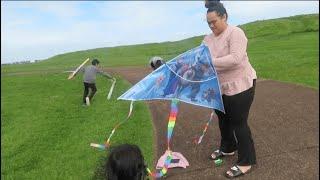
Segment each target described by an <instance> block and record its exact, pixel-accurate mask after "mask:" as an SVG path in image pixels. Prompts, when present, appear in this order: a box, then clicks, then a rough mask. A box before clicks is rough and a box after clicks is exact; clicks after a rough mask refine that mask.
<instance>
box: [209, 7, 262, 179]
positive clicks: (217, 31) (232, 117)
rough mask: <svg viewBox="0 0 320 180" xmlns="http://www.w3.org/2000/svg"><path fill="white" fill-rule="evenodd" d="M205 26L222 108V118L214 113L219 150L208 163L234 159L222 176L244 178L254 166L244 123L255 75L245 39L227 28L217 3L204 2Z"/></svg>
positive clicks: (235, 31)
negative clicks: (206, 25) (220, 159)
mask: <svg viewBox="0 0 320 180" xmlns="http://www.w3.org/2000/svg"><path fill="white" fill-rule="evenodd" d="M205 6H206V8H208V10H207V22H208V25H209V27H210V29H211V30H212V33H211V34H209V35H207V36H206V37H205V38H204V40H203V43H205V44H206V45H207V46H208V48H209V50H210V53H211V56H212V61H213V64H214V66H215V69H216V71H217V75H218V78H219V82H220V88H221V93H222V99H223V103H224V108H225V112H226V113H225V114H224V113H222V112H220V111H216V114H217V115H218V118H219V128H220V133H221V142H220V148H219V149H217V150H215V151H214V152H213V153H212V154H211V159H214V160H215V159H218V158H221V157H223V156H227V155H234V154H235V151H236V150H237V151H238V161H237V163H236V164H235V165H234V166H233V167H231V169H230V170H228V171H227V172H226V173H225V176H226V177H228V178H233V177H237V176H240V175H244V174H246V173H248V172H249V170H250V169H251V166H252V165H254V164H256V153H255V148H254V143H253V140H252V137H251V131H250V128H249V126H248V123H247V119H248V114H249V110H250V106H251V103H252V101H253V97H254V92H255V81H256V79H257V76H256V72H255V70H254V69H253V68H252V66H251V64H250V63H249V59H248V56H247V52H246V50H247V38H246V36H245V34H244V32H243V31H242V30H241V29H240V28H238V27H235V26H231V25H228V23H227V19H228V14H227V11H226V9H225V8H224V6H223V4H221V3H220V2H219V1H206V3H205Z"/></svg>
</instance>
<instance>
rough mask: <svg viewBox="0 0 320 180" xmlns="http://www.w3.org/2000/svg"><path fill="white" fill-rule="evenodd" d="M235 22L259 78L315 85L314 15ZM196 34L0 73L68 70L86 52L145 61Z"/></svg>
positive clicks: (187, 43)
mask: <svg viewBox="0 0 320 180" xmlns="http://www.w3.org/2000/svg"><path fill="white" fill-rule="evenodd" d="M240 27H241V28H242V29H243V30H244V31H245V32H246V35H247V37H248V39H249V45H248V54H249V58H250V61H251V62H252V64H253V66H254V68H255V69H256V70H257V72H258V76H259V77H260V78H272V79H275V80H280V81H288V82H294V83H301V84H305V85H308V86H312V87H316V88H317V87H318V79H317V77H318V74H317V73H318V64H319V62H318V57H319V52H318V47H319V46H318V42H319V14H309V15H298V16H292V17H286V18H279V19H271V20H263V21H255V22H251V23H248V24H244V25H241V26H240ZM202 39H203V36H198V37H193V38H189V39H185V40H181V41H176V42H163V43H152V44H141V45H130V46H118V47H110V48H98V49H90V50H84V51H77V52H70V53H65V54H61V55H57V56H54V57H51V58H49V59H47V60H44V61H41V62H38V63H35V64H25V65H8V66H5V67H2V68H1V72H19V71H40V70H46V71H49V70H70V69H73V68H74V67H75V66H76V65H77V64H79V63H80V62H81V61H82V60H84V59H85V58H87V57H90V58H93V57H94V58H98V59H100V60H101V61H102V64H103V65H104V66H111V67H112V66H139V65H146V62H147V61H148V59H149V58H150V57H151V56H155V55H157V56H162V57H163V58H165V59H167V60H168V59H171V58H173V57H175V56H177V55H178V54H181V53H183V52H185V51H187V50H189V49H191V48H193V47H196V46H198V45H199V44H200V43H201V41H202ZM299 65H301V66H299ZM302 65H303V66H302ZM272 68H274V69H272ZM300 68H301V69H300ZM279 69H281V70H283V69H286V70H288V71H285V72H282V71H280V72H279ZM287 73H289V74H287ZM288 76H290V77H293V76H297V77H293V79H292V78H288Z"/></svg>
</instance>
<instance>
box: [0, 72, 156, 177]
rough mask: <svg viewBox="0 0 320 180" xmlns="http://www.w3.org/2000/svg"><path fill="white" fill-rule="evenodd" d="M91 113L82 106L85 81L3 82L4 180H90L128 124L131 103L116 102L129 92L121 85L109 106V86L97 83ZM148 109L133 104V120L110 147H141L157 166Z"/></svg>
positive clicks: (57, 77) (58, 77) (30, 78)
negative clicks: (104, 146)
mask: <svg viewBox="0 0 320 180" xmlns="http://www.w3.org/2000/svg"><path fill="white" fill-rule="evenodd" d="M97 85H98V92H97V94H96V96H95V98H94V101H93V103H92V105H91V106H90V107H83V106H81V97H82V92H83V87H82V86H83V85H82V83H81V78H79V77H78V78H77V79H75V80H73V81H70V80H66V75H63V74H50V75H25V76H7V77H3V78H2V79H1V86H2V88H1V164H2V166H1V177H2V178H4V179H90V178H92V177H93V176H95V172H96V170H97V169H98V168H99V167H98V166H99V163H98V162H99V159H101V158H103V157H105V156H106V152H105V151H100V150H97V149H92V148H91V147H90V146H89V144H90V143H91V142H96V143H103V141H104V140H105V137H106V136H107V135H109V133H110V132H111V130H112V128H113V127H114V126H115V124H116V123H118V122H119V121H120V120H123V119H125V117H126V116H127V113H128V110H129V102H127V101H117V100H116V97H118V96H120V95H121V93H123V92H124V91H125V90H126V89H128V87H129V86H130V85H129V84H128V83H126V82H124V81H121V80H119V81H118V82H117V85H116V86H115V90H114V94H113V95H112V99H111V100H109V101H107V99H106V95H107V93H108V90H109V87H110V85H111V83H110V82H107V81H106V80H105V79H103V78H98V82H97ZM152 129H153V128H152V123H151V119H150V113H149V111H148V110H147V107H146V105H145V104H144V103H142V102H138V103H134V112H133V114H132V117H131V119H129V121H128V122H127V123H125V124H123V126H121V127H120V128H118V130H117V132H116V133H115V134H114V136H113V138H112V140H111V142H114V143H115V145H116V144H122V143H133V144H137V145H138V146H139V147H141V149H142V151H143V154H144V155H145V158H146V160H147V162H148V164H152V158H153V142H152V140H153V133H152Z"/></svg>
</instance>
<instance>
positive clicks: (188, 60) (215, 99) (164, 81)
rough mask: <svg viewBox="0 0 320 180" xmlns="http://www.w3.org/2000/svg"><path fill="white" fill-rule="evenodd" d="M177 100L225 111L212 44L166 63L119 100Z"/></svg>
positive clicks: (202, 45) (202, 46) (194, 49)
mask: <svg viewBox="0 0 320 180" xmlns="http://www.w3.org/2000/svg"><path fill="white" fill-rule="evenodd" d="M119 99H122V100H130V101H139V100H173V99H178V100H179V101H183V102H186V103H189V104H193V105H197V106H203V107H207V108H212V109H217V110H219V111H221V112H225V111H224V106H223V102H222V97H221V91H220V86H219V80H218V77H217V73H216V71H215V68H214V66H213V64H212V59H211V55H210V51H209V49H208V47H207V46H206V45H204V44H201V45H200V46H198V47H196V48H193V49H191V50H189V51H187V52H185V53H183V54H180V55H179V56H177V57H175V58H174V59H172V60H171V61H169V62H167V63H165V64H163V65H162V66H160V67H159V68H158V69H156V70H155V71H153V72H152V73H151V74H149V75H148V76H146V77H145V78H143V79H142V80H141V81H139V82H138V83H137V84H135V85H134V86H133V87H132V88H130V89H129V90H128V91H127V92H125V93H124V94H122V95H121V96H120V97H118V100H119Z"/></svg>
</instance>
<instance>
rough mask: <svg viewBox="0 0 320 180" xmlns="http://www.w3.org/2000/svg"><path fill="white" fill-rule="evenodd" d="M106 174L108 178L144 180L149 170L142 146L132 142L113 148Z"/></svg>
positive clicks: (109, 179)
mask: <svg viewBox="0 0 320 180" xmlns="http://www.w3.org/2000/svg"><path fill="white" fill-rule="evenodd" d="M106 176H107V179H108V180H143V179H144V178H145V177H146V176H147V171H146V166H145V164H144V158H143V155H142V153H141V150H140V148H139V147H138V146H136V145H131V144H123V145H119V146H117V147H115V148H113V149H112V150H111V152H110V155H109V158H108V160H107V163H106Z"/></svg>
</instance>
